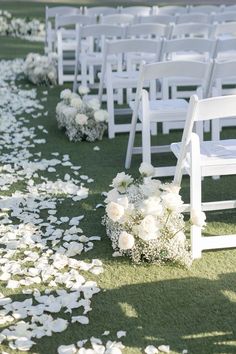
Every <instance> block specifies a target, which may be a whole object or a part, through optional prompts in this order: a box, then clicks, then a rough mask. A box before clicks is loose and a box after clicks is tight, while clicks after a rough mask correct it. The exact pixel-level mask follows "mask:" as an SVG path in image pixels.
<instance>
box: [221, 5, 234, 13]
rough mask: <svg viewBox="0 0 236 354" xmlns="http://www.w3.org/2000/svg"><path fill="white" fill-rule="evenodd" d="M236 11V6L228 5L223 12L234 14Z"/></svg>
mask: <svg viewBox="0 0 236 354" xmlns="http://www.w3.org/2000/svg"><path fill="white" fill-rule="evenodd" d="M233 11H236V5H227V6H225V7H224V11H223V12H233Z"/></svg>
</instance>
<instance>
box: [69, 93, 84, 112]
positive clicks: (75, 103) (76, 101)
mask: <svg viewBox="0 0 236 354" xmlns="http://www.w3.org/2000/svg"><path fill="white" fill-rule="evenodd" d="M70 104H71V106H72V107H74V108H76V109H80V108H81V105H82V104H83V102H82V100H81V98H80V97H79V96H78V97H74V98H72V99H71V100H70Z"/></svg>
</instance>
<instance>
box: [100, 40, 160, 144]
mask: <svg viewBox="0 0 236 354" xmlns="http://www.w3.org/2000/svg"><path fill="white" fill-rule="evenodd" d="M161 45H162V41H158V40H150V39H149V40H148V39H126V40H119V41H107V42H106V45H105V49H104V56H103V64H102V72H101V77H100V85H99V100H100V102H101V100H102V94H103V87H104V86H105V88H106V93H107V110H108V113H109V122H108V136H109V138H114V137H115V134H116V133H118V132H128V131H129V129H130V124H116V123H115V113H116V115H120V114H127V113H129V112H130V109H128V110H127V109H119V110H118V109H117V110H116V111H115V109H114V91H115V90H124V89H132V88H136V87H137V80H138V73H139V72H138V71H137V70H133V71H127V66H126V62H125V56H126V55H127V54H128V53H137V52H138V53H139V52H143V53H154V54H155V55H156V60H155V61H158V60H159V57H160V51H161ZM109 55H117V56H121V57H122V58H123V62H122V63H121V65H119V67H117V68H112V65H111V64H110V63H109V61H108V60H107V58H108V56H109ZM114 69H115V71H114ZM118 103H119V102H118Z"/></svg>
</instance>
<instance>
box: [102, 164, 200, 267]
mask: <svg viewBox="0 0 236 354" xmlns="http://www.w3.org/2000/svg"><path fill="white" fill-rule="evenodd" d="M139 171H140V174H141V176H140V178H139V179H137V180H134V179H133V178H132V177H131V176H130V175H127V174H125V173H124V172H121V173H118V174H117V176H116V177H115V178H114V179H113V181H112V184H111V187H112V190H110V191H109V192H108V193H107V197H106V199H105V202H106V204H107V205H106V214H105V216H104V218H103V224H104V225H105V226H106V231H107V235H108V237H109V238H110V239H111V241H112V247H113V249H114V250H115V254H114V255H117V256H118V255H127V256H129V257H130V258H131V260H132V261H133V262H134V263H140V262H144V261H146V262H157V263H158V262H159V263H162V262H173V263H176V264H181V265H184V266H190V265H191V254H190V250H189V244H188V242H187V240H186V236H185V233H184V230H185V222H184V217H183V214H182V212H183V201H182V199H181V196H180V195H179V188H178V187H177V186H175V185H174V184H173V183H170V184H162V183H161V182H160V181H159V180H157V179H153V178H152V176H153V173H154V168H153V167H152V166H151V165H149V164H146V163H142V164H141V166H140V168H139ZM201 218H202V219H201V222H202V225H201V226H203V224H204V220H203V215H201ZM195 220H196V221H197V222H198V223H199V222H200V218H199V217H198V218H197V217H195ZM198 226H199V225H198Z"/></svg>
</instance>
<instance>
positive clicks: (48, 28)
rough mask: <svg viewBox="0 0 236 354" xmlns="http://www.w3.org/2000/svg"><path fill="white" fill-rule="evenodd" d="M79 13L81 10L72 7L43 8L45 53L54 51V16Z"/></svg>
mask: <svg viewBox="0 0 236 354" xmlns="http://www.w3.org/2000/svg"><path fill="white" fill-rule="evenodd" d="M81 13H82V10H81V8H77V7H72V6H54V7H48V6H46V7H45V44H44V49H45V53H50V52H52V51H54V50H55V47H54V44H55V41H56V30H55V20H56V16H66V15H79V14H81Z"/></svg>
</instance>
